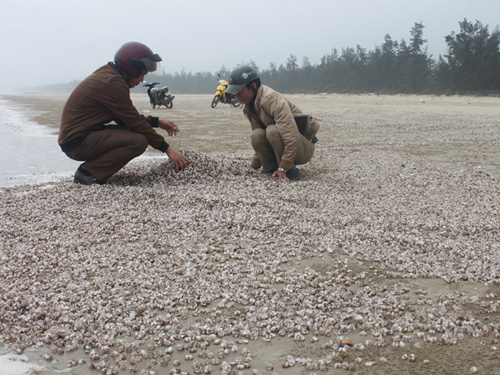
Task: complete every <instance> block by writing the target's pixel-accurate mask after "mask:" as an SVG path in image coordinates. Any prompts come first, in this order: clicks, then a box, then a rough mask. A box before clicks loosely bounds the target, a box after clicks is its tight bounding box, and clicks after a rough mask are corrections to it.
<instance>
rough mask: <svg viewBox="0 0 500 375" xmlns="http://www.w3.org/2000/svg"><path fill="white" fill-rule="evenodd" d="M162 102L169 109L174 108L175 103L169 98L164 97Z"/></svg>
mask: <svg viewBox="0 0 500 375" xmlns="http://www.w3.org/2000/svg"><path fill="white" fill-rule="evenodd" d="M161 104H163V105H164V106H165V107H167V108H168V109H170V108H172V107H173V105H174V103H173V102H172V101H171V100H170V99H169V98H163V99H162V101H161Z"/></svg>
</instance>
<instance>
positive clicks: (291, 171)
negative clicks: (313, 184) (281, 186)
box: [286, 165, 300, 181]
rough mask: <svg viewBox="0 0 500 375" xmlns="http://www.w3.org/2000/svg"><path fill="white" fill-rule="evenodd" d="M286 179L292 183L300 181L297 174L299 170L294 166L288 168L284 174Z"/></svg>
mask: <svg viewBox="0 0 500 375" xmlns="http://www.w3.org/2000/svg"><path fill="white" fill-rule="evenodd" d="M286 177H288V179H289V180H290V181H294V180H298V179H300V173H299V168H297V167H296V166H295V165H294V166H293V167H292V168H290V169H289V170H288V171H287V172H286Z"/></svg>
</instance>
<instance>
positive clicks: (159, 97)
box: [144, 82, 175, 109]
mask: <svg viewBox="0 0 500 375" xmlns="http://www.w3.org/2000/svg"><path fill="white" fill-rule="evenodd" d="M159 84H160V83H159V82H152V83H146V84H144V87H147V88H148V96H149V102H150V103H151V105H152V106H153V109H154V108H156V106H158V108H160V107H161V106H162V105H164V106H165V107H167V108H172V107H173V105H174V103H173V100H174V98H175V96H174V95H172V94H171V93H170V91H169V89H168V86H165V87H162V88H161V89H158V88H156V87H155V86H156V85H159Z"/></svg>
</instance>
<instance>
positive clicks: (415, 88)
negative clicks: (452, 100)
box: [36, 19, 500, 95]
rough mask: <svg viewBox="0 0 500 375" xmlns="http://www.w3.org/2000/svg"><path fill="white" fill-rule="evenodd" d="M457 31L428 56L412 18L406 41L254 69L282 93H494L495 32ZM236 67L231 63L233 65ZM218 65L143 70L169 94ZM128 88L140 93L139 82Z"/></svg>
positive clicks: (188, 90) (499, 53) (204, 89)
mask: <svg viewBox="0 0 500 375" xmlns="http://www.w3.org/2000/svg"><path fill="white" fill-rule="evenodd" d="M459 25H460V32H458V33H455V32H451V33H450V35H448V36H446V37H445V42H446V44H447V52H446V54H445V55H444V56H441V55H440V56H439V57H438V59H437V60H434V59H433V57H432V56H431V55H429V53H428V50H427V45H426V43H427V40H426V39H424V32H423V31H424V25H423V24H422V23H415V24H414V26H413V27H412V28H411V30H410V35H411V37H410V39H409V42H406V41H405V40H404V39H402V40H401V41H399V42H398V41H395V40H393V39H392V38H391V36H390V35H388V34H387V35H386V36H385V38H384V42H383V43H382V44H381V45H380V46H376V47H375V49H374V50H371V51H368V50H366V49H365V48H362V47H361V46H359V45H357V46H356V47H355V48H352V47H349V48H345V49H342V50H341V51H338V50H337V49H333V50H332V51H331V53H329V54H327V55H324V56H323V57H322V58H321V61H320V63H319V64H316V65H313V64H311V63H310V61H309V59H308V58H307V57H304V58H303V60H302V61H301V62H300V64H299V62H298V59H297V57H296V56H294V55H293V54H291V55H290V56H289V57H288V59H287V61H286V62H285V63H284V64H281V65H279V66H277V64H276V63H271V64H270V66H269V67H268V68H267V69H259V67H258V66H257V65H256V64H255V62H253V61H249V62H247V63H244V64H245V65H252V66H253V67H254V68H256V69H257V70H258V71H259V72H260V77H261V80H262V82H263V83H264V84H266V85H268V86H271V87H273V88H274V89H276V90H278V91H280V92H283V93H380V94H399V93H402V94H409V93H413V94H438V95H442V94H473V95H487V94H495V95H497V94H500V31H499V28H498V26H496V27H495V28H494V30H492V31H491V32H490V30H489V29H488V26H484V25H483V24H482V23H481V22H479V21H475V22H469V21H467V19H464V20H463V21H462V22H459ZM235 68H236V67H235ZM230 71H231V70H230V69H228V68H226V67H225V66H224V65H223V66H222V67H221V68H220V70H219V71H218V72H216V73H212V72H198V73H191V72H189V73H187V72H185V71H182V72H180V73H178V72H175V73H165V72H162V73H161V74H155V73H153V74H149V75H148V76H147V80H148V81H149V82H153V81H155V82H160V86H169V87H170V89H171V90H172V92H173V93H174V94H212V93H215V89H216V87H217V85H218V77H219V76H220V77H222V78H226V79H227V78H228V77H229V74H230ZM77 83H78V82H71V83H68V84H57V85H52V86H49V87H43V88H38V90H36V91H44V92H55V91H57V92H64V91H67V92H69V91H71V90H72V89H73V88H74V87H75V86H76V84H77ZM133 92H136V93H140V92H145V88H144V87H142V86H141V85H140V86H138V87H136V88H135V89H133Z"/></svg>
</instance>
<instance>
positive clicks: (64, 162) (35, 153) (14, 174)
mask: <svg viewBox="0 0 500 375" xmlns="http://www.w3.org/2000/svg"><path fill="white" fill-rule="evenodd" d="M79 164H80V163H79V162H77V161H75V160H71V159H70V158H68V157H67V156H66V155H65V154H64V153H63V152H62V151H61V148H60V147H59V145H58V144H57V131H56V130H55V129H52V128H49V127H46V126H42V125H40V124H38V123H36V122H34V121H32V120H30V119H29V118H28V116H27V115H26V114H25V113H23V111H22V109H20V108H17V107H15V106H13V105H12V104H10V103H9V102H8V101H5V100H1V99H0V187H7V186H15V185H23V184H38V183H43V182H50V181H56V180H61V179H62V178H70V177H71V176H72V175H73V173H74V172H75V170H76V168H77V167H78V165H79Z"/></svg>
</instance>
